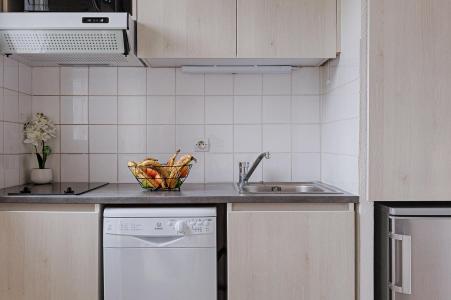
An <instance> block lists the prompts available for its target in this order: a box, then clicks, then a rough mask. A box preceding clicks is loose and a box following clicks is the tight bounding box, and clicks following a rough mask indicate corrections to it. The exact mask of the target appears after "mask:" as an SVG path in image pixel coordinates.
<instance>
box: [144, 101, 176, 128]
mask: <svg viewBox="0 0 451 300" xmlns="http://www.w3.org/2000/svg"><path fill="white" fill-rule="evenodd" d="M174 123H175V96H147V124H174Z"/></svg>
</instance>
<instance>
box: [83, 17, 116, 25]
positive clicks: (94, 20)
mask: <svg viewBox="0 0 451 300" xmlns="http://www.w3.org/2000/svg"><path fill="white" fill-rule="evenodd" d="M81 21H82V23H83V24H108V23H110V18H107V17H83V18H82V19H81Z"/></svg>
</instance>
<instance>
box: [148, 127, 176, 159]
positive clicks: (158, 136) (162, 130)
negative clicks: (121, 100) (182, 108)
mask: <svg viewBox="0 0 451 300" xmlns="http://www.w3.org/2000/svg"><path fill="white" fill-rule="evenodd" d="M147 152H148V153H173V152H175V125H148V126H147Z"/></svg>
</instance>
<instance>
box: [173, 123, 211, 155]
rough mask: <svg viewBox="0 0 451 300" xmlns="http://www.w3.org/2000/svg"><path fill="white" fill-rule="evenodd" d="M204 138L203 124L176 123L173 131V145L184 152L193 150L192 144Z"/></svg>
mask: <svg viewBox="0 0 451 300" xmlns="http://www.w3.org/2000/svg"><path fill="white" fill-rule="evenodd" d="M200 140H205V126H204V125H177V126H176V132H175V145H176V148H177V149H183V151H186V152H193V151H194V145H195V144H196V143H197V142H198V141H200Z"/></svg>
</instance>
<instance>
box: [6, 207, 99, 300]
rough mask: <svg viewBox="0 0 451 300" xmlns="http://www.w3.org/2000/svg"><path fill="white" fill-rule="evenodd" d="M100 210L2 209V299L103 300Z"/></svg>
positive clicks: (86, 208)
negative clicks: (100, 274) (101, 286)
mask: <svg viewBox="0 0 451 300" xmlns="http://www.w3.org/2000/svg"><path fill="white" fill-rule="evenodd" d="M99 220H100V219H99V212H98V211H97V208H96V206H95V205H39V204H24V205H18V204H1V205H0V266H1V268H0V299H5V300H6V299H9V300H50V299H55V300H56V299H64V300H96V299H99V245H100V243H99V228H100V227H99Z"/></svg>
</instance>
